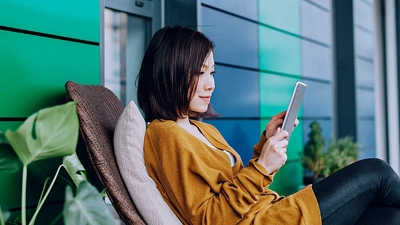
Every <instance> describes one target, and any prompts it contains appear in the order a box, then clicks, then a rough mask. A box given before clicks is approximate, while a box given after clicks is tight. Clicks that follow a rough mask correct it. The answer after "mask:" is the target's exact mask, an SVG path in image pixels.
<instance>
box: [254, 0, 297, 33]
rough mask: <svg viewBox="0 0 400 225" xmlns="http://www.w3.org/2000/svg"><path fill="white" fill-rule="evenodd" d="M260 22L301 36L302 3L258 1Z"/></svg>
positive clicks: (281, 0)
mask: <svg viewBox="0 0 400 225" xmlns="http://www.w3.org/2000/svg"><path fill="white" fill-rule="evenodd" d="M258 20H259V22H260V23H264V24H267V25H268V26H271V27H274V28H277V29H281V30H284V31H286V32H290V33H293V34H297V35H299V34H300V23H301V20H300V1H293V0H260V1H258Z"/></svg>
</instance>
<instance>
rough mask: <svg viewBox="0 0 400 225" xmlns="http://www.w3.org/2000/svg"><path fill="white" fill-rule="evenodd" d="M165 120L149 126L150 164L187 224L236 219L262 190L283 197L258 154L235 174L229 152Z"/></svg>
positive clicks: (273, 197) (147, 153) (166, 196)
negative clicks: (166, 122) (218, 148)
mask: <svg viewBox="0 0 400 225" xmlns="http://www.w3.org/2000/svg"><path fill="white" fill-rule="evenodd" d="M162 123H163V122H160V123H157V124H158V126H152V124H151V125H150V126H149V127H148V129H147V131H146V136H145V161H146V167H147V170H148V172H149V174H150V176H151V177H152V178H153V179H154V180H155V182H156V184H157V188H158V189H159V190H160V192H161V194H162V195H163V197H164V199H165V200H166V201H167V202H168V204H169V205H170V206H171V208H172V209H173V210H174V212H175V213H176V214H178V216H179V218H181V220H184V223H186V224H236V223H238V222H239V221H241V220H242V219H243V218H244V215H245V214H246V213H247V212H248V211H249V210H250V208H251V207H252V206H253V205H254V204H255V203H257V200H258V199H259V198H260V196H261V195H264V196H265V195H267V196H268V198H269V199H270V202H273V201H276V200H277V199H279V196H278V195H277V194H276V193H275V192H273V191H270V190H268V189H267V187H268V186H269V184H270V183H271V182H272V176H269V175H267V174H268V173H267V171H266V170H265V169H264V167H262V166H261V165H260V164H258V163H257V162H256V161H255V159H252V160H251V161H250V162H249V165H248V166H247V167H244V168H241V169H240V170H239V172H237V173H236V174H233V173H232V168H231V167H230V165H229V159H228V157H227V156H226V154H225V153H223V152H222V151H217V150H212V149H210V148H209V147H208V146H207V145H206V144H204V143H202V142H201V141H200V140H198V139H197V138H195V137H194V136H191V135H188V134H186V133H185V132H182V130H180V128H179V127H178V125H176V126H175V125H161V124H162ZM157 124H156V125H157ZM263 198H265V197H263Z"/></svg>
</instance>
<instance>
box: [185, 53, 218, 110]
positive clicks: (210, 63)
mask: <svg viewBox="0 0 400 225" xmlns="http://www.w3.org/2000/svg"><path fill="white" fill-rule="evenodd" d="M214 66H215V64H214V55H213V52H210V54H209V55H208V56H207V57H206V59H205V60H204V63H203V66H202V67H201V70H200V72H201V73H200V76H199V80H198V83H197V88H196V92H195V94H194V96H193V98H192V100H191V101H190V104H189V109H190V110H191V111H194V112H199V113H203V112H205V111H207V108H208V105H209V104H210V100H211V94H212V92H213V91H214V88H215V85H214Z"/></svg>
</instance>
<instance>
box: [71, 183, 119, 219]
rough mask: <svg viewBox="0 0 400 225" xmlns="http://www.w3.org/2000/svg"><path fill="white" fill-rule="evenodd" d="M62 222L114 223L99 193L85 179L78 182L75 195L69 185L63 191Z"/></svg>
mask: <svg viewBox="0 0 400 225" xmlns="http://www.w3.org/2000/svg"><path fill="white" fill-rule="evenodd" d="M64 224H90V225H102V224H104V225H110V224H116V223H115V220H114V217H113V216H112V214H111V212H110V210H108V208H107V205H106V203H105V202H104V201H103V199H102V198H101V197H100V193H99V192H98V191H97V189H96V188H95V187H93V186H92V185H91V184H90V183H88V182H87V181H82V182H80V183H79V186H78V189H77V190H76V195H75V197H74V196H73V191H72V189H71V187H70V186H68V187H67V189H66V191H65V204H64Z"/></svg>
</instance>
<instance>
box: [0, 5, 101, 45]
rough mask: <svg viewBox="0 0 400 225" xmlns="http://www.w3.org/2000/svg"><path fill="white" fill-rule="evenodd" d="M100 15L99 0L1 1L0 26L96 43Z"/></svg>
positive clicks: (98, 37)
mask: <svg viewBox="0 0 400 225" xmlns="http://www.w3.org/2000/svg"><path fill="white" fill-rule="evenodd" d="M99 12H100V3H99V1H98V0H85V1H79V0H69V1H61V0H54V1H48V0H35V1H27V0H2V1H1V5H0V26H7V27H12V28H17V29H24V30H29V31H35V32H41V33H47V34H53V35H59V36H65V37H70V38H76V39H82V40H87V41H93V42H99V40H100V29H99V24H100V13H99Z"/></svg>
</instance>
